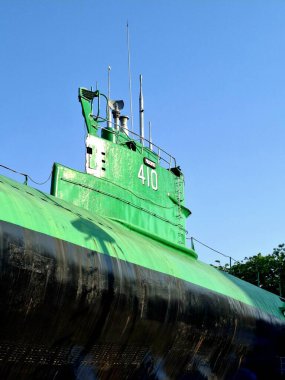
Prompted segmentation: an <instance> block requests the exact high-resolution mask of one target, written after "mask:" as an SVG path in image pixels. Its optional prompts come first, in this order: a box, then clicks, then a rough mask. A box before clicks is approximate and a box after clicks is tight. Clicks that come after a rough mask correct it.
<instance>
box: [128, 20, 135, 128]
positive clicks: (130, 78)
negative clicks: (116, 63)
mask: <svg viewBox="0 0 285 380" xmlns="http://www.w3.org/2000/svg"><path fill="white" fill-rule="evenodd" d="M127 43H128V69H129V93H130V112H131V127H132V131H134V118H133V99H132V76H131V54H130V36H129V23H128V21H127Z"/></svg>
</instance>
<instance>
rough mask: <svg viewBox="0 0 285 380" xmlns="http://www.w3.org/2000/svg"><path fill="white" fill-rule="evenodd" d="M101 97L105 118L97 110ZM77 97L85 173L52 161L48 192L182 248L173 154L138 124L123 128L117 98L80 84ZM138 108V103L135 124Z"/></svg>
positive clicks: (184, 211)
mask: <svg viewBox="0 0 285 380" xmlns="http://www.w3.org/2000/svg"><path fill="white" fill-rule="evenodd" d="M140 96H142V92H141V94H140ZM102 100H104V103H105V104H104V105H106V117H102V116H101V115H100V114H101V103H102ZM79 101H80V103H81V106H82V113H83V117H84V120H85V124H86V128H87V138H86V173H82V172H79V171H76V170H73V169H70V168H67V167H65V166H62V165H60V164H57V163H56V164H55V165H54V170H53V176H52V186H51V193H52V195H55V196H56V197H58V198H61V199H64V200H66V201H68V202H71V203H73V204H75V205H77V206H80V207H83V208H85V209H87V210H89V211H91V212H92V213H95V214H100V215H103V216H106V217H108V218H110V219H112V220H115V221H117V222H119V223H121V224H123V225H125V226H127V227H128V228H130V229H133V230H136V231H137V232H140V233H142V234H145V235H147V236H150V237H152V238H155V239H156V240H159V241H161V242H163V243H166V244H170V245H175V246H176V245H178V246H179V247H180V249H182V250H183V248H184V247H185V243H186V229H185V222H186V218H187V217H188V216H189V215H190V210H189V209H188V208H186V207H185V205H184V176H183V174H182V172H181V170H180V168H179V166H177V164H176V160H175V158H174V157H172V156H171V155H170V154H168V153H166V152H165V151H164V150H163V149H161V148H160V147H158V146H157V145H155V144H153V143H152V142H150V141H148V140H147V139H146V138H145V137H144V135H143V134H144V132H143V131H144V129H143V125H141V126H140V133H139V134H137V133H135V132H132V131H130V130H129V129H128V125H127V121H128V117H126V116H124V115H121V110H122V109H123V106H124V103H123V101H111V100H109V99H108V98H107V97H106V96H105V95H104V94H101V93H100V92H99V91H92V90H88V89H85V88H80V89H79ZM142 104H143V101H141V105H142ZM110 108H111V110H112V114H113V122H110V120H109V118H110V117H109V115H110V112H109V111H110ZM94 109H95V110H96V112H94ZM142 112H143V106H142V107H140V115H141V117H140V119H141V120H142V121H141V123H142V122H143V117H142ZM185 249H186V247H185ZM187 251H188V250H187ZM192 252H193V251H192Z"/></svg>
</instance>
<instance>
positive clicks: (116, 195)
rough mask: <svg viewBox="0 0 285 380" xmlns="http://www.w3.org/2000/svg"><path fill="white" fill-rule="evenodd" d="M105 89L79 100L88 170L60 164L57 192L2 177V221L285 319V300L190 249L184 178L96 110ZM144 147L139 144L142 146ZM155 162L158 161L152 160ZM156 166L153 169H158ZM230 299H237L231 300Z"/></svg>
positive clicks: (54, 178) (54, 186) (56, 171)
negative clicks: (206, 261)
mask: <svg viewBox="0 0 285 380" xmlns="http://www.w3.org/2000/svg"><path fill="white" fill-rule="evenodd" d="M99 97H100V94H99V92H97V91H96V92H92V91H88V90H85V91H84V89H80V91H79V99H80V101H81V105H82V112H83V116H84V119H85V122H86V128H87V131H88V137H87V153H86V168H87V172H88V174H87V173H81V172H78V171H75V170H73V169H69V168H67V167H64V166H62V165H60V164H55V165H54V170H53V176H52V185H51V194H52V195H47V194H45V193H42V192H40V191H38V190H35V189H32V188H31V187H29V186H25V185H20V184H18V183H17V182H14V181H12V180H9V179H7V178H5V177H3V176H0V203H1V208H0V220H3V221H6V222H9V223H13V224H16V225H19V226H22V227H24V228H27V229H30V230H34V231H37V232H40V233H43V234H46V235H49V236H52V237H55V238H58V239H61V240H65V241H67V242H70V243H73V244H76V245H78V246H82V247H84V248H87V249H90V250H93V251H97V252H99V253H100V254H106V255H110V256H112V257H114V258H117V259H120V260H125V261H128V262H130V263H133V264H137V265H140V266H143V267H145V268H148V269H151V270H155V271H159V272H161V273H165V274H168V275H171V276H174V277H176V278H179V279H182V280H185V281H188V282H191V283H193V284H196V285H199V286H202V287H203V288H205V289H209V290H211V291H215V292H218V293H220V294H223V295H225V296H228V297H231V298H233V299H236V300H239V301H241V302H244V303H246V304H248V305H251V306H254V307H257V308H259V309H260V310H262V311H265V312H267V313H269V314H271V315H274V316H276V317H278V318H280V319H284V316H283V314H282V312H281V311H282V308H284V304H283V303H282V302H281V301H280V299H279V297H277V296H276V295H274V294H271V293H269V292H266V291H264V290H262V289H259V288H258V287H255V286H253V285H251V284H248V283H246V282H243V281H241V280H239V279H237V278H235V277H232V276H230V275H227V274H225V273H222V272H220V271H218V270H216V269H215V268H213V267H211V266H209V265H206V264H203V263H201V262H200V261H199V260H197V255H196V253H195V251H194V250H193V249H189V248H186V246H185V220H186V217H188V216H189V214H190V211H189V210H188V209H187V208H186V207H185V205H184V177H183V175H182V173H181V172H180V170H178V168H175V170H174V171H172V170H170V168H165V167H163V166H162V165H161V160H160V157H159V155H158V154H156V153H154V152H153V151H151V150H150V149H148V148H146V147H144V146H142V145H141V144H140V143H139V142H138V141H134V140H132V139H131V138H130V137H129V136H127V135H126V134H125V133H123V132H121V131H115V130H114V129H113V128H106V129H102V130H101V136H99V135H98V133H99V130H100V118H99V116H98V115H96V116H93V115H92V101H93V99H96V100H97V101H98V104H97V108H98V110H99V109H100V104H99ZM134 148H136V149H134ZM146 159H147V160H150V161H151V162H147V161H146ZM151 166H152V167H151ZM229 302H230V298H229Z"/></svg>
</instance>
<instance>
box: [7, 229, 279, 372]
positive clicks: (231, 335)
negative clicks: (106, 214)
mask: <svg viewBox="0 0 285 380" xmlns="http://www.w3.org/2000/svg"><path fill="white" fill-rule="evenodd" d="M0 235H1V237H0V248H1V253H0V257H1V292H0V308H1V310H0V312H1V314H0V379H40V380H44V379H181V380H182V379H183V380H184V379H266V380H268V379H282V378H285V377H284V375H282V373H281V365H280V358H281V357H285V344H284V342H285V328H284V323H282V322H281V321H280V320H279V319H277V318H275V317H273V316H270V315H269V314H266V313H264V312H262V311H260V310H258V309H256V308H253V307H250V306H248V305H246V304H244V303H241V302H239V301H236V300H233V299H231V298H229V297H226V296H223V295H221V294H218V293H215V292H213V291H210V290H208V289H206V288H203V287H199V286H196V285H193V284H191V283H188V282H186V281H182V280H180V279H177V278H175V277H172V276H169V275H165V274H162V273H160V272H157V271H153V270H149V269H146V268H143V267H140V266H138V265H135V264H132V263H129V262H126V261H122V260H117V259H114V258H112V257H110V256H109V255H107V254H100V253H97V252H94V251H89V250H87V249H85V248H82V247H79V246H76V245H73V244H71V243H67V242H64V241H61V240H58V239H55V238H52V237H50V236H47V235H43V234H40V233H37V232H34V231H30V230H26V229H24V228H21V227H18V226H15V225H12V224H9V223H5V222H1V224H0Z"/></svg>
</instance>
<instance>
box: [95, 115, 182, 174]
mask: <svg viewBox="0 0 285 380" xmlns="http://www.w3.org/2000/svg"><path fill="white" fill-rule="evenodd" d="M98 119H100V120H98ZM96 121H99V122H101V121H107V122H109V123H110V124H112V125H113V126H114V127H116V125H115V123H114V122H112V121H110V120H107V119H105V118H103V117H101V116H100V117H98V118H97V120H96ZM98 129H101V130H105V131H108V132H109V133H113V134H114V136H115V138H116V143H120V142H119V141H118V140H119V134H120V132H123V133H125V135H126V137H127V138H129V139H130V141H134V142H138V143H140V144H141V140H142V141H143V143H142V144H141V145H140V146H141V149H142V152H143V150H148V151H150V152H153V153H155V154H156V155H157V157H158V162H159V163H160V164H161V165H162V166H165V167H166V169H171V167H176V159H175V157H173V156H171V154H169V153H167V152H166V151H165V150H163V149H162V148H160V147H159V146H158V145H156V144H154V143H153V142H151V141H149V140H148V139H146V138H145V137H142V136H140V135H139V134H138V133H136V132H133V131H131V130H129V129H128V128H123V127H121V126H119V129H115V128H113V129H110V128H105V127H102V126H101V125H98ZM145 145H148V146H145ZM150 146H151V147H152V148H150Z"/></svg>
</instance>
